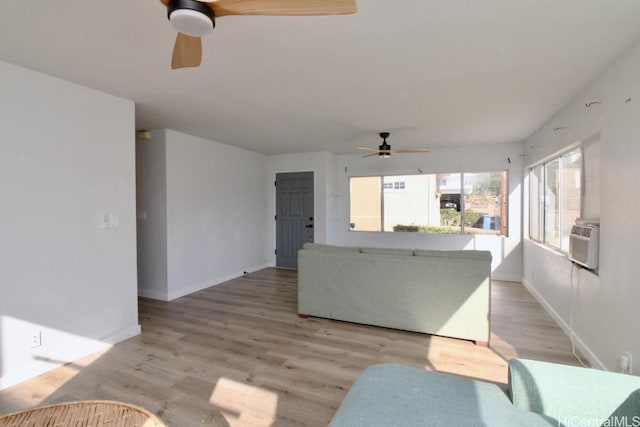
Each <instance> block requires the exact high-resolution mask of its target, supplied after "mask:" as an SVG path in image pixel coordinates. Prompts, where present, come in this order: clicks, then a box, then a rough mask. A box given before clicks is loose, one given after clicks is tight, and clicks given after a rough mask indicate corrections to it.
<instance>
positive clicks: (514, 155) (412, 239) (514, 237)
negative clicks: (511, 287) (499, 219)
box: [331, 143, 523, 281]
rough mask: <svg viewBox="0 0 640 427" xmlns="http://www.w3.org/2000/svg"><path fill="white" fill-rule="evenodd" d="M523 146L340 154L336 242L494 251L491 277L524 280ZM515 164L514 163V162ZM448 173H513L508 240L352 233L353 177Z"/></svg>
mask: <svg viewBox="0 0 640 427" xmlns="http://www.w3.org/2000/svg"><path fill="white" fill-rule="evenodd" d="M522 150H523V148H522V143H511V144H491V145H481V146H470V147H456V148H446V149H445V148H443V149H434V150H432V151H431V152H429V153H428V154H415V155H414V154H402V155H395V156H392V157H391V158H390V159H378V158H362V156H360V155H343V156H338V157H337V160H336V169H335V176H336V190H335V192H336V194H337V197H335V202H336V203H335V212H336V215H335V217H334V218H333V220H332V221H331V225H332V227H333V229H332V230H331V236H332V241H331V243H335V244H338V245H347V246H384V247H399V248H419V249H482V250H489V251H491V254H492V257H493V261H492V271H493V272H492V277H493V278H494V279H497V280H512V281H519V280H520V278H521V277H522V247H521V235H522V220H521V218H522V213H521V211H522V210H521V203H522V202H521V200H522V199H521V197H522V195H521V193H522V190H521V183H520V181H521V179H520V178H521V176H522V170H523V163H522V156H521V154H522ZM508 159H510V161H511V163H509V160H508ZM419 170H422V173H425V174H431V173H445V172H488V171H501V170H508V172H509V178H508V179H509V223H508V227H509V237H500V236H495V235H445V234H426V233H374V232H363V231H350V230H349V177H350V176H370V175H402V174H417V173H420V172H419Z"/></svg>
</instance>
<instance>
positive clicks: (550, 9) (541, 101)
mask: <svg viewBox="0 0 640 427" xmlns="http://www.w3.org/2000/svg"><path fill="white" fill-rule="evenodd" d="M174 38H175V33H174V31H173V30H172V28H171V27H170V25H169V23H168V21H167V19H166V10H165V8H164V6H163V5H162V4H161V3H160V1H159V0H90V1H86V0H13V1H3V2H2V9H0V40H1V41H0V60H4V61H6V62H10V63H14V64H17V65H21V66H24V67H27V68H30V69H33V70H37V71H41V72H43V73H46V74H49V75H52V76H56V77H60V78H62V79H65V80H70V81H73V82H76V83H79V84H81V85H84V86H88V87H91V88H95V89H98V90H100V91H104V92H107V93H111V94H114V95H117V96H120V97H123V98H127V99H131V100H133V101H135V102H136V126H137V128H138V129H142V128H147V129H150V128H171V129H176V130H179V131H182V132H185V133H189V134H192V135H197V136H201V137H205V138H208V139H211V140H214V141H218V142H222V143H226V144H231V145H235V146H238V147H244V148H248V149H251V150H255V151H259V152H263V153H267V154H281V153H294V152H311V151H332V152H335V153H355V152H356V151H357V150H356V149H355V146H357V145H369V146H371V147H374V146H377V145H378V144H379V143H380V139H379V137H378V136H377V134H378V132H380V131H385V130H388V131H391V137H390V138H389V142H390V143H391V145H392V147H393V148H415V147H431V148H436V147H441V146H445V145H470V144H478V143H494V142H497V143H502V142H513V141H520V140H523V139H524V138H526V137H527V136H529V135H530V134H531V133H532V132H534V131H535V130H536V129H537V128H538V127H539V126H540V125H541V124H542V123H544V122H545V121H546V120H547V119H549V118H550V117H551V116H552V115H553V114H554V113H555V112H556V111H557V110H558V109H559V108H560V107H561V106H562V105H564V104H565V103H566V102H568V101H569V99H571V98H572V97H573V96H574V95H575V94H576V93H577V92H578V91H579V90H580V89H581V88H582V87H583V86H584V85H585V84H586V83H587V82H589V80H591V79H592V78H594V77H595V76H596V75H597V74H598V73H599V72H600V71H601V70H602V69H603V68H604V67H605V66H606V65H607V64H608V63H609V62H610V61H611V60H612V59H614V58H615V57H616V56H618V55H619V54H620V53H621V52H622V51H623V50H624V49H626V48H628V47H629V46H631V45H632V44H633V43H634V42H635V41H636V40H638V39H639V38H640V1H638V0H394V1H389V0H387V1H382V0H359V1H358V12H357V13H356V14H355V15H345V16H329V17H238V16H231V17H223V18H221V19H219V20H217V21H216V29H215V30H214V31H213V33H211V34H210V35H208V36H207V37H206V38H205V39H204V40H203V63H202V66H201V67H200V68H197V69H193V68H188V69H181V70H175V71H172V70H171V69H170V57H171V50H172V46H173V41H174ZM61 102H64V100H61Z"/></svg>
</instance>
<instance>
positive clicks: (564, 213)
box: [529, 149, 582, 252]
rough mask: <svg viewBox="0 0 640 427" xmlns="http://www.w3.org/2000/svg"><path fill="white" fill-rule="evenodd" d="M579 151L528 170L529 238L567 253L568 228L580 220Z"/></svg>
mask: <svg viewBox="0 0 640 427" xmlns="http://www.w3.org/2000/svg"><path fill="white" fill-rule="evenodd" d="M581 206H582V150H581V149H576V150H573V151H569V152H567V153H565V154H562V155H561V156H559V157H556V158H554V159H551V160H549V161H547V162H546V163H543V164H541V165H537V166H535V167H533V168H531V169H530V170H529V237H530V238H531V239H533V240H537V241H540V242H542V243H544V244H546V245H549V246H551V247H553V248H555V249H559V250H560V251H562V252H569V235H570V233H571V227H572V226H573V224H574V223H575V221H576V219H577V218H580V216H581Z"/></svg>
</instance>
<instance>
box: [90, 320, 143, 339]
mask: <svg viewBox="0 0 640 427" xmlns="http://www.w3.org/2000/svg"><path fill="white" fill-rule="evenodd" d="M141 333H142V327H141V326H140V325H139V324H136V325H131V326H129V327H128V328H125V329H121V330H119V331H118V332H116V333H115V334H113V335H109V336H108V337H106V338H104V339H102V340H100V341H102V342H103V343H106V344H117V343H119V342H121V341H124V340H128V339H129V338H133V337H135V336H136V335H140V334H141Z"/></svg>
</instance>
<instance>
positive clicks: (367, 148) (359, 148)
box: [356, 145, 378, 152]
mask: <svg viewBox="0 0 640 427" xmlns="http://www.w3.org/2000/svg"><path fill="white" fill-rule="evenodd" d="M356 148H357V149H358V150H367V151H375V152H378V149H377V148H371V147H363V146H362V145H359V146H357V147H356Z"/></svg>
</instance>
